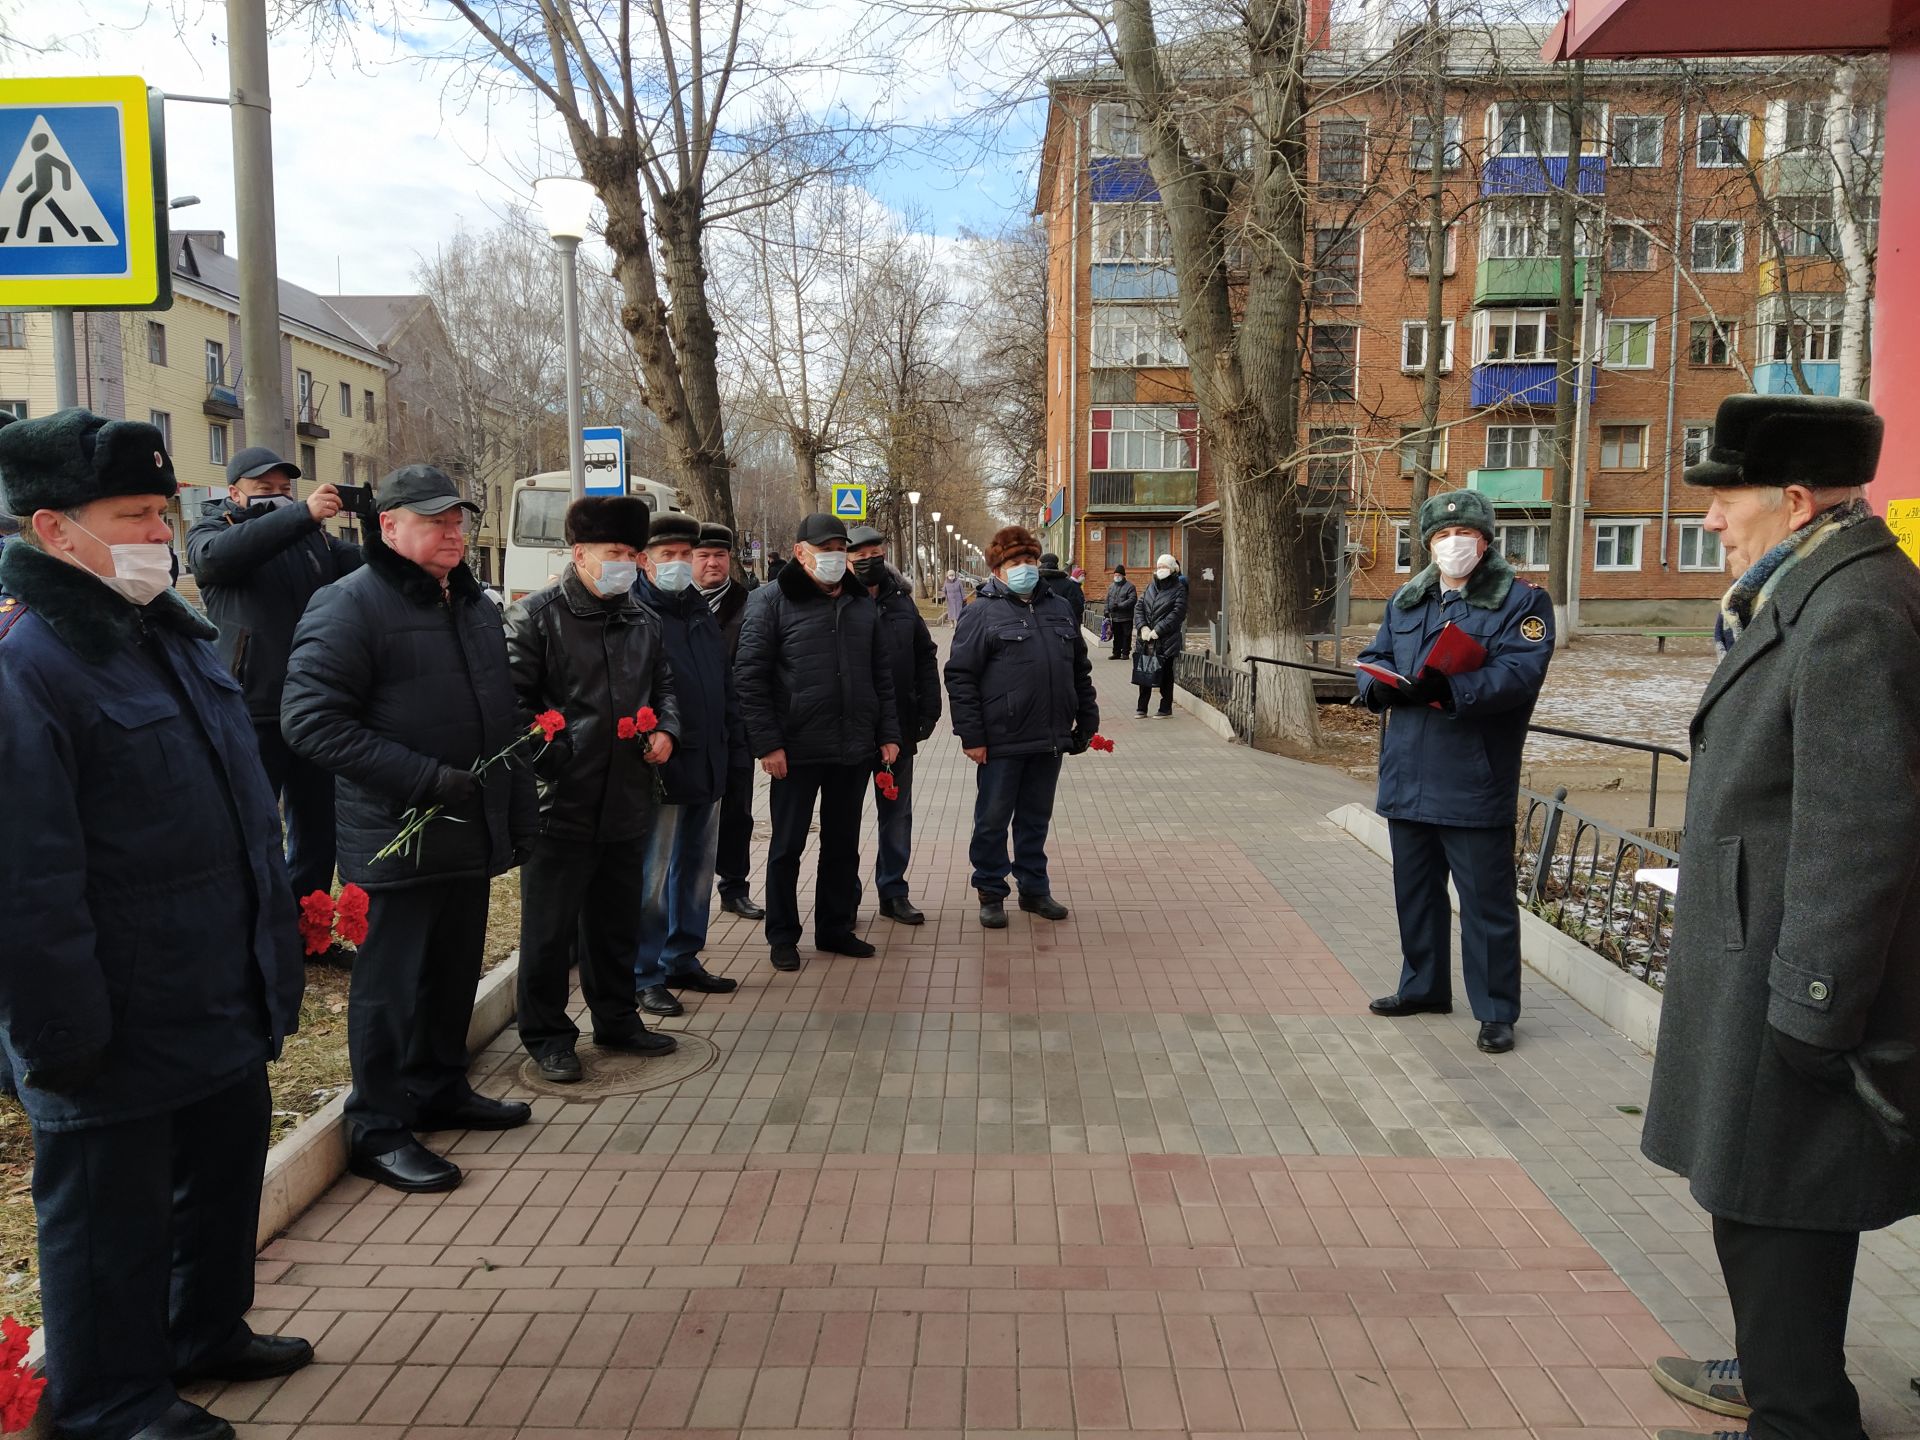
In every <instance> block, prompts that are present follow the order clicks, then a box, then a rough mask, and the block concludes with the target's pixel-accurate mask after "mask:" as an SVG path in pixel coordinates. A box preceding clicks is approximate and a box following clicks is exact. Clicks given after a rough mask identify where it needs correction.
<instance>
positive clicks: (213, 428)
mask: <svg viewBox="0 0 1920 1440" xmlns="http://www.w3.org/2000/svg"><path fill="white" fill-rule="evenodd" d="M207 459H208V460H210V461H212V462H213V463H214V464H215V465H224V464H226V463H227V427H226V426H224V425H209V426H207Z"/></svg>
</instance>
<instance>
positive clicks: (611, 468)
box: [580, 425, 627, 495]
mask: <svg viewBox="0 0 1920 1440" xmlns="http://www.w3.org/2000/svg"><path fill="white" fill-rule="evenodd" d="M580 438H581V440H582V441H584V442H585V445H584V447H583V448H584V449H585V450H586V452H587V485H586V491H587V494H589V495H624V494H626V493H627V432H626V431H625V430H622V429H621V428H620V427H619V426H618V425H589V426H587V427H586V428H585V429H583V430H582V431H581V432H580Z"/></svg>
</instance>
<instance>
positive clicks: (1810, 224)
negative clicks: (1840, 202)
mask: <svg viewBox="0 0 1920 1440" xmlns="http://www.w3.org/2000/svg"><path fill="white" fill-rule="evenodd" d="M1861 198H1862V199H1866V198H1868V197H1866V196H1862V197H1861ZM1872 198H1873V199H1874V200H1875V203H1876V204H1877V203H1878V198H1879V197H1877V196H1875V197H1872ZM1773 213H1774V220H1775V224H1776V226H1777V229H1778V232H1779V236H1780V253H1781V254H1783V255H1791V256H1793V257H1794V258H1796V259H1807V258H1811V257H1814V256H1819V255H1832V254H1834V253H1836V250H1837V248H1838V243H1839V234H1840V229H1839V226H1838V225H1837V224H1836V223H1835V222H1834V218H1833V197H1832V196H1831V195H1826V194H1818V195H1779V196H1776V197H1775V198H1774V202H1773Z"/></svg>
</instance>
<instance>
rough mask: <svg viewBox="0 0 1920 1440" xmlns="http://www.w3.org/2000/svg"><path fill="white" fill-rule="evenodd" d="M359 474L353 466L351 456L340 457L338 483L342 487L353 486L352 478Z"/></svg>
mask: <svg viewBox="0 0 1920 1440" xmlns="http://www.w3.org/2000/svg"><path fill="white" fill-rule="evenodd" d="M359 473H360V472H359V470H358V469H357V468H356V467H355V465H354V460H353V456H351V455H342V456H341V457H340V483H341V484H343V485H351V484H353V477H354V476H355V475H357V474H359Z"/></svg>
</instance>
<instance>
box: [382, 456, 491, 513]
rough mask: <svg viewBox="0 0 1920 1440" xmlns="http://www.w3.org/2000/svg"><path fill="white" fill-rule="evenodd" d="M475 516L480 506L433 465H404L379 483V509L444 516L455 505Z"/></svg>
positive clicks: (447, 475) (449, 476)
mask: <svg viewBox="0 0 1920 1440" xmlns="http://www.w3.org/2000/svg"><path fill="white" fill-rule="evenodd" d="M456 505H460V506H464V507H465V508H466V509H468V510H470V511H472V512H473V513H474V514H475V515H478V514H479V513H480V507H479V506H478V505H476V504H474V503H473V501H471V500H469V499H467V497H466V496H464V495H462V494H461V493H460V487H459V486H458V485H455V484H454V483H453V477H452V476H451V475H449V474H447V472H446V471H444V470H440V469H436V468H435V467H434V466H432V465H402V466H401V467H400V468H399V469H398V470H395V471H394V472H393V473H392V474H391V475H389V476H387V478H386V479H384V480H382V481H381V482H380V490H379V494H378V498H376V499H375V501H374V506H373V508H374V509H376V510H411V511H413V513H414V514H416V515H442V514H445V513H446V512H447V511H449V510H451V509H453V507H454V506H456Z"/></svg>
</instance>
